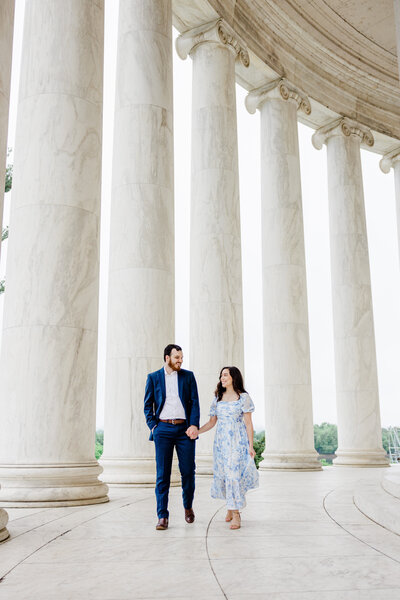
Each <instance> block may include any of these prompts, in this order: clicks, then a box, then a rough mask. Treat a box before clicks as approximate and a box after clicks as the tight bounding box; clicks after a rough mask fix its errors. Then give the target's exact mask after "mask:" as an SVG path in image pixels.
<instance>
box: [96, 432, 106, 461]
mask: <svg viewBox="0 0 400 600" xmlns="http://www.w3.org/2000/svg"><path fill="white" fill-rule="evenodd" d="M103 445H104V431H103V430H102V429H98V430H97V431H96V445H95V457H96V460H98V459H99V458H100V456H101V455H102V454H103Z"/></svg>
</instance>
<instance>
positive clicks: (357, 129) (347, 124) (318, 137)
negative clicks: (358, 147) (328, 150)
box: [311, 117, 375, 150]
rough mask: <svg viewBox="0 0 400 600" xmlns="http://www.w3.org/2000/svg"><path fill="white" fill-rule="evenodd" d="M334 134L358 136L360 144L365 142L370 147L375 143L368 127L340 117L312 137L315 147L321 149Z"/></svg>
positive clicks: (318, 130)
mask: <svg viewBox="0 0 400 600" xmlns="http://www.w3.org/2000/svg"><path fill="white" fill-rule="evenodd" d="M334 136H344V137H354V138H358V140H359V142H360V144H365V145H366V146H368V147H369V148H371V147H372V146H373V145H374V141H375V140H374V136H373V135H372V132H371V130H370V129H368V127H365V125H361V124H360V123H357V121H352V120H351V119H349V118H347V117H340V118H339V119H336V120H335V121H331V122H330V123H328V124H327V125H324V126H323V127H320V128H319V129H317V131H316V132H315V133H314V135H313V136H312V138H311V141H312V144H313V146H314V148H316V149H317V150H321V148H322V146H323V145H324V144H326V142H327V141H328V139H329V138H331V137H334Z"/></svg>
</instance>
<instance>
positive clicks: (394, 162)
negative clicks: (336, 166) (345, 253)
mask: <svg viewBox="0 0 400 600" xmlns="http://www.w3.org/2000/svg"><path fill="white" fill-rule="evenodd" d="M379 166H380V168H381V171H382V172H383V173H386V174H387V173H389V171H390V169H391V168H392V169H393V173H394V189H395V196H396V215H397V239H398V250H399V258H400V148H396V149H395V150H393V151H392V152H390V153H389V154H385V156H384V157H383V158H382V160H381V161H380V163H379Z"/></svg>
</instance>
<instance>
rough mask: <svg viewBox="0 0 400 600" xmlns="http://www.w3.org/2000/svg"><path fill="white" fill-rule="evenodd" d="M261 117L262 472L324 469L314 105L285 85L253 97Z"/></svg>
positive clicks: (254, 93) (251, 104)
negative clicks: (304, 184) (308, 234)
mask: <svg viewBox="0 0 400 600" xmlns="http://www.w3.org/2000/svg"><path fill="white" fill-rule="evenodd" d="M246 106H247V109H248V110H249V112H251V113H254V112H255V111H256V109H257V108H258V109H259V111H260V115H261V205H262V270H263V321H264V379H265V419H266V422H265V432H266V449H265V452H264V461H263V462H262V463H261V465H260V468H262V469H292V470H293V469H295V470H319V469H321V463H320V462H319V460H318V455H317V452H316V451H315V449H314V430H313V414H312V396H311V372H310V346H309V331H308V310H307V281H306V266H305V251H304V231H303V209H302V200H301V182H300V158H299V142H298V132H297V111H298V110H299V109H300V110H303V111H304V112H305V113H306V114H310V112H311V106H310V103H309V101H308V98H307V97H306V96H304V95H303V94H302V93H301V92H299V91H298V90H297V89H296V88H294V87H293V86H291V85H290V84H288V83H287V81H285V80H283V79H278V80H276V81H273V82H271V83H269V84H267V85H265V86H263V87H261V88H258V89H256V90H253V91H251V92H250V93H249V94H248V96H247V98H246Z"/></svg>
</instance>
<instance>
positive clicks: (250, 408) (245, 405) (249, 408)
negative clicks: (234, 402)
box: [242, 394, 255, 413]
mask: <svg viewBox="0 0 400 600" xmlns="http://www.w3.org/2000/svg"><path fill="white" fill-rule="evenodd" d="M254 410H255V406H254V403H253V400H252V399H251V398H250V396H249V394H243V396H242V411H243V412H244V413H251V412H254Z"/></svg>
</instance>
